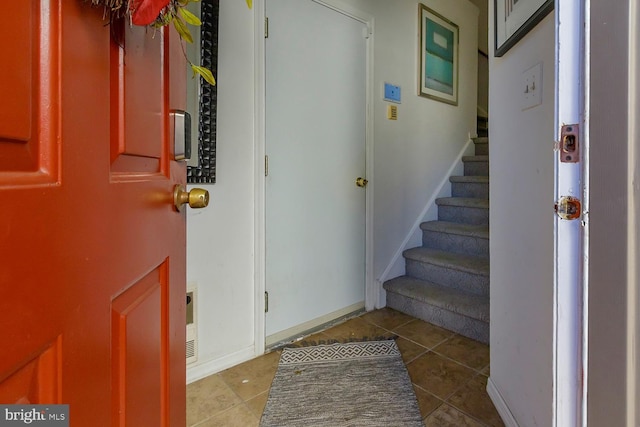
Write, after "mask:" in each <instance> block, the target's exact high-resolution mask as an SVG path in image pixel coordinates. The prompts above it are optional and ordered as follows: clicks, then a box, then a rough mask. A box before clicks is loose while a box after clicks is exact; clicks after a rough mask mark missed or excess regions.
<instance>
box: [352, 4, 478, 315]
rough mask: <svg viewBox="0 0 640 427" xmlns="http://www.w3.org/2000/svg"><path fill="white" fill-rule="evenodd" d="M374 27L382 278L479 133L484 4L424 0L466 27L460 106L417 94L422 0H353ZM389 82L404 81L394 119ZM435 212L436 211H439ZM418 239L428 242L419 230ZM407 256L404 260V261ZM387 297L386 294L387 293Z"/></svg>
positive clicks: (377, 246) (377, 265) (377, 244)
mask: <svg viewBox="0 0 640 427" xmlns="http://www.w3.org/2000/svg"><path fill="white" fill-rule="evenodd" d="M348 3H349V4H352V5H353V6H354V7H355V8H357V9H360V10H362V11H364V12H366V13H368V14H370V15H372V16H374V19H375V24H374V26H375V28H374V46H375V52H374V87H375V98H374V135H373V137H374V176H373V183H372V185H373V188H374V194H373V197H374V225H373V228H374V230H373V232H374V277H375V278H381V279H382V280H386V279H389V278H392V277H394V276H397V275H400V274H403V271H399V270H398V268H395V269H394V270H393V271H392V272H391V274H390V275H389V277H381V275H382V273H383V272H384V271H385V269H387V267H389V264H390V261H392V259H393V257H394V255H395V253H396V252H397V251H398V249H400V248H401V245H402V243H403V241H404V239H405V238H406V237H407V235H408V234H409V233H412V232H413V231H415V230H414V229H413V226H414V224H415V222H416V220H417V219H418V218H419V216H420V214H421V213H422V212H423V210H424V208H425V204H426V202H427V201H428V200H429V198H430V196H431V195H432V194H433V193H434V192H435V191H436V190H437V188H438V186H439V184H440V182H441V181H442V179H443V177H445V176H446V172H447V170H448V169H449V167H450V166H451V164H452V163H453V162H454V160H455V159H456V157H457V156H458V154H459V152H460V150H461V149H462V147H463V146H464V145H465V143H466V142H467V141H468V136H469V133H471V134H475V128H476V99H477V80H476V70H477V51H476V50H477V31H478V29H477V28H478V10H477V8H476V7H475V6H474V5H472V4H471V3H469V2H468V1H466V0H455V1H450V0H429V1H422V3H423V4H425V5H426V6H427V7H429V8H431V9H433V10H435V11H437V12H438V13H440V14H441V15H443V16H445V17H446V18H447V19H449V20H450V21H452V22H454V23H455V24H457V25H458V26H459V27H460V34H459V36H460V47H459V58H460V64H459V70H460V74H459V87H458V94H459V95H458V106H452V105H448V104H444V103H442V102H437V101H434V100H431V99H427V98H423V97H419V96H417V95H416V94H417V79H418V74H417V73H418V71H417V70H418V68H417V67H418V58H417V53H418V45H417V44H418V36H417V31H418V3H419V2H418V1H416V0H394V1H392V2H390V1H387V0H351V1H349V2H348ZM384 82H389V83H393V84H396V85H400V86H401V88H402V104H400V105H398V120H397V121H391V120H387V119H386V108H387V105H388V103H387V102H385V101H383V99H382V86H383V83H384ZM432 214H435V210H433V212H432ZM416 236H417V238H416V239H414V240H412V241H411V242H410V246H418V245H419V244H420V236H419V233H417V234H416ZM403 262H404V260H402V259H400V260H399V263H400V268H402V267H403V265H404V264H403ZM381 298H382V300H383V302H384V295H382V297H381Z"/></svg>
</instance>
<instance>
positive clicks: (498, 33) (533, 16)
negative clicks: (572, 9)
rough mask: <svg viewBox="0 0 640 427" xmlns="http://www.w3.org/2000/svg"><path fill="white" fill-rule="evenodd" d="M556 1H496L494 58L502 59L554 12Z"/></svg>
mask: <svg viewBox="0 0 640 427" xmlns="http://www.w3.org/2000/svg"><path fill="white" fill-rule="evenodd" d="M553 7H554V0H494V17H495V19H494V23H495V28H494V29H495V31H494V39H495V49H494V56H496V57H501V56H503V55H504V54H505V53H507V51H508V50H509V49H511V48H512V47H513V46H515V44H516V43H518V42H519V41H520V39H522V38H523V37H524V36H525V35H526V34H527V33H528V32H529V31H531V29H533V28H534V27H535V26H536V25H538V23H539V22H540V21H542V19H543V18H544V17H545V16H547V15H548V14H549V12H551V11H552V10H553Z"/></svg>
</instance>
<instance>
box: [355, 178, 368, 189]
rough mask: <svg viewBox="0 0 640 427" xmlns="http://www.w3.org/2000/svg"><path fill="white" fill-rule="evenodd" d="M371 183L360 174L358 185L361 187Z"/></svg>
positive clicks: (357, 180)
mask: <svg viewBox="0 0 640 427" xmlns="http://www.w3.org/2000/svg"><path fill="white" fill-rule="evenodd" d="M368 183H369V181H367V180H366V179H364V178H363V177H361V176H359V177H358V178H357V179H356V185H357V186H358V187H360V188H364V187H366V186H367V184H368Z"/></svg>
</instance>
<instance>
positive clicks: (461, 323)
mask: <svg viewBox="0 0 640 427" xmlns="http://www.w3.org/2000/svg"><path fill="white" fill-rule="evenodd" d="M387 307H390V308H393V309H395V310H398V311H400V312H402V313H405V314H408V315H410V316H413V317H416V318H418V319H422V320H424V321H425V322H429V323H433V324H434V325H438V326H440V327H443V328H445V329H448V330H450V331H452V332H456V333H458V334H460V335H463V336H465V337H467V338H471V339H473V340H476V341H480V342H482V343H485V344H489V323H488V322H483V321H481V320H476V319H472V318H470V317H467V316H463V315H461V314H458V313H454V312H451V311H449V310H445V309H443V308H440V307H435V306H433V305H431V304H427V303H424V302H422V301H417V300H414V299H412V298H408V297H405V296H404V295H399V294H396V293H392V292H387Z"/></svg>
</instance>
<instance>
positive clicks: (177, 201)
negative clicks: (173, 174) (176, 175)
mask: <svg viewBox="0 0 640 427" xmlns="http://www.w3.org/2000/svg"><path fill="white" fill-rule="evenodd" d="M185 204H189V207H191V208H193V209H200V208H206V207H207V205H208V204H209V192H208V191H207V190H204V189H202V188H194V189H192V190H191V191H187V190H186V189H185V188H184V185H180V184H178V185H176V186H175V187H173V205H174V206H175V208H176V210H177V211H178V212H180V211H182V209H183V208H184V205H185Z"/></svg>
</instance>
